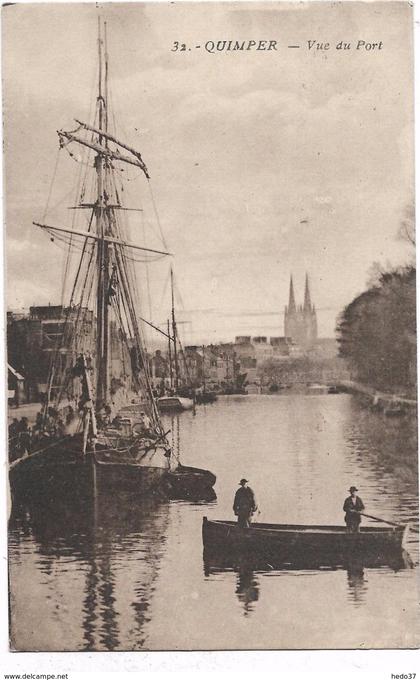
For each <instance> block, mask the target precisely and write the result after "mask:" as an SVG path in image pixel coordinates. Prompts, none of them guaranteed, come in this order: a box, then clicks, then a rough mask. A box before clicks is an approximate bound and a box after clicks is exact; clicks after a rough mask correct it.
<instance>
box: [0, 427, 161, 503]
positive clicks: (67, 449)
mask: <svg viewBox="0 0 420 680" xmlns="http://www.w3.org/2000/svg"><path fill="white" fill-rule="evenodd" d="M156 451H159V452H160V449H154V450H153V451H151V452H148V453H146V454H145V455H143V457H142V459H141V460H140V461H136V460H135V459H133V460H131V461H127V460H124V457H123V453H121V452H118V451H109V450H108V451H106V450H101V448H99V449H98V450H97V451H95V453H87V454H86V455H85V456H83V455H82V454H81V453H80V448H77V446H76V442H75V441H73V438H71V437H70V438H68V439H66V440H64V441H63V442H60V443H55V444H50V445H49V447H48V448H44V449H40V450H38V451H34V452H33V453H31V454H29V455H25V456H23V457H21V458H19V459H17V460H15V461H14V462H12V463H11V464H10V467H9V481H10V491H11V495H12V500H13V502H16V501H19V502H20V501H27V500H28V499H31V498H33V497H34V496H36V497H45V498H54V497H61V498H62V497H80V498H82V499H86V498H89V497H90V496H91V495H92V494H94V493H95V492H96V491H101V490H104V491H105V490H108V491H131V492H133V491H134V492H136V493H138V494H139V496H145V495H147V494H148V493H151V492H153V491H154V490H155V489H156V488H157V487H159V485H160V483H161V482H162V479H163V478H164V477H165V476H166V475H167V474H168V463H167V459H166V458H164V457H163V454H160V453H159V455H156ZM153 453H155V457H156V460H155V461H154V462H151V460H150V459H153V457H154V456H153ZM116 459H119V461H120V462H117V461H116Z"/></svg>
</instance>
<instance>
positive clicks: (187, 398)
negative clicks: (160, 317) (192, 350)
mask: <svg viewBox="0 0 420 680" xmlns="http://www.w3.org/2000/svg"><path fill="white" fill-rule="evenodd" d="M171 316H172V336H171V333H170V323H169V321H168V333H167V337H168V359H169V377H170V387H169V394H166V395H162V396H161V397H159V398H158V400H157V404H158V408H159V410H160V411H161V412H163V413H171V412H174V411H188V410H190V409H192V408H193V407H194V394H193V393H192V389H191V388H188V387H182V386H181V380H180V368H179V356H178V345H180V338H179V336H178V327H177V323H176V317H175V298H174V273H173V269H172V267H171ZM180 348H181V351H182V352H183V350H182V347H181V345H180Z"/></svg>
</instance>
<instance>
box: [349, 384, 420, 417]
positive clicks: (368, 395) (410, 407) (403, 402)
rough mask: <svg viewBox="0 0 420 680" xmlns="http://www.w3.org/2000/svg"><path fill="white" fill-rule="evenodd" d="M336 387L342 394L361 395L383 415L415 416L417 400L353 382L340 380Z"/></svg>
mask: <svg viewBox="0 0 420 680" xmlns="http://www.w3.org/2000/svg"><path fill="white" fill-rule="evenodd" d="M337 387H338V389H340V390H342V391H344V392H349V393H350V394H358V395H361V396H362V397H364V398H365V399H367V400H368V402H369V405H370V406H371V407H372V408H374V409H375V410H378V411H382V412H383V413H384V414H385V415H404V413H408V412H409V413H412V414H414V415H415V414H416V412H417V399H409V398H408V397H405V396H401V395H398V394H391V393H389V392H380V391H379V390H376V389H375V388H374V387H370V386H369V385H364V384H363V383H358V382H355V381H353V380H342V381H341V382H339V383H337Z"/></svg>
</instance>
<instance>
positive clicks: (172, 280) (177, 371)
mask: <svg viewBox="0 0 420 680" xmlns="http://www.w3.org/2000/svg"><path fill="white" fill-rule="evenodd" d="M171 298H172V337H173V340H174V367H175V393H176V392H178V387H179V363H178V351H177V346H176V342H177V330H176V321H175V301H174V272H173V270H172V267H171Z"/></svg>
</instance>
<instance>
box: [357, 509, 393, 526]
mask: <svg viewBox="0 0 420 680" xmlns="http://www.w3.org/2000/svg"><path fill="white" fill-rule="evenodd" d="M358 514H359V515H363V517H369V519H374V520H375V521H376V522H383V523H384V524H390V525H391V526H393V527H400V526H401V524H397V523H396V522H388V520H387V519H382V517H375V516H374V515H367V514H366V513H365V512H359V513H358Z"/></svg>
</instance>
